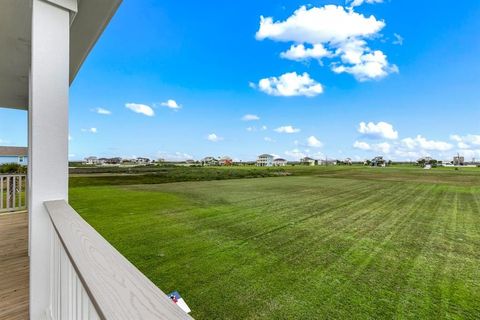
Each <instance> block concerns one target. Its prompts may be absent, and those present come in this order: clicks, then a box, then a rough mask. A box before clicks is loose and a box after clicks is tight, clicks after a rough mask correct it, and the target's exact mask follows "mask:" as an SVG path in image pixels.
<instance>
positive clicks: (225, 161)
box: [218, 156, 233, 166]
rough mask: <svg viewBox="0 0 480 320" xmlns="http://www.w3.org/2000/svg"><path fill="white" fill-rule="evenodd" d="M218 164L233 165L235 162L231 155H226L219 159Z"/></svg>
mask: <svg viewBox="0 0 480 320" xmlns="http://www.w3.org/2000/svg"><path fill="white" fill-rule="evenodd" d="M218 164H219V165H221V166H231V165H232V164H233V160H232V158H230V157H227V156H224V157H221V158H220V159H219V160H218Z"/></svg>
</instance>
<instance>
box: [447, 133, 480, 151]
mask: <svg viewBox="0 0 480 320" xmlns="http://www.w3.org/2000/svg"><path fill="white" fill-rule="evenodd" d="M450 139H451V140H453V141H455V142H457V146H458V147H459V148H460V149H469V148H470V147H471V146H480V135H475V134H468V135H466V136H460V135H458V134H453V135H451V136H450Z"/></svg>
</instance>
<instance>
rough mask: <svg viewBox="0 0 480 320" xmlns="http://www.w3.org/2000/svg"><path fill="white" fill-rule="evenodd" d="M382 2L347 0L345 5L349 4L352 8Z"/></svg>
mask: <svg viewBox="0 0 480 320" xmlns="http://www.w3.org/2000/svg"><path fill="white" fill-rule="evenodd" d="M382 2H383V0H347V3H350V6H352V7H358V6H361V5H362V4H364V3H368V4H374V3H382Z"/></svg>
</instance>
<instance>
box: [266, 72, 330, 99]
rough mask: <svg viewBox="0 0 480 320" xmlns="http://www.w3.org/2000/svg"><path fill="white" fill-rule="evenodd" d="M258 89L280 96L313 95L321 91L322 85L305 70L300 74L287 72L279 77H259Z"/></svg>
mask: <svg viewBox="0 0 480 320" xmlns="http://www.w3.org/2000/svg"><path fill="white" fill-rule="evenodd" d="M258 89H259V90H260V91H262V92H265V93H266V94H269V95H272V96H281V97H293V96H305V97H314V96H316V95H319V94H321V93H323V86H322V85H321V84H320V83H318V82H316V81H315V80H313V79H312V78H310V75H309V74H308V73H306V72H305V73H303V74H302V75H299V74H297V73H296V72H289V73H285V74H282V75H281V76H280V77H270V78H264V79H261V80H260V81H259V82H258Z"/></svg>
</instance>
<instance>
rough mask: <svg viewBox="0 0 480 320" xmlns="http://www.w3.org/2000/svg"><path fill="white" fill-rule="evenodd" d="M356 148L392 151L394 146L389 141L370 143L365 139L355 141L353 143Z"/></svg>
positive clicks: (382, 151) (384, 151) (383, 151)
mask: <svg viewBox="0 0 480 320" xmlns="http://www.w3.org/2000/svg"><path fill="white" fill-rule="evenodd" d="M353 147H354V148H355V149H360V150H364V151H376V152H381V153H390V151H391V149H392V146H391V145H390V144H389V143H388V142H381V143H377V144H369V143H367V142H364V141H355V142H354V143H353Z"/></svg>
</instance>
